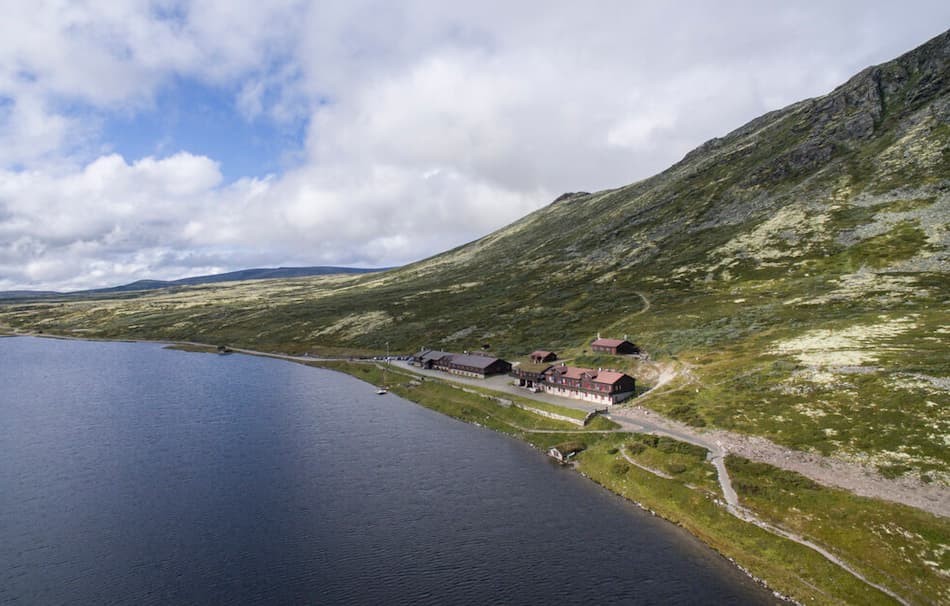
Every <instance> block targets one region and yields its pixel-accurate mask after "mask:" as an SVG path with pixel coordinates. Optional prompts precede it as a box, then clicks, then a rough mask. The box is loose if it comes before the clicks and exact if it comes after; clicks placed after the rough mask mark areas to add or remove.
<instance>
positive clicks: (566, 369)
mask: <svg viewBox="0 0 950 606" xmlns="http://www.w3.org/2000/svg"><path fill="white" fill-rule="evenodd" d="M551 372H552V373H554V374H558V375H560V376H562V377H564V378H567V379H574V380H580V379H581V377H582V375H584V374H585V373H586V374H587V375H589V376H590V378H591V380H592V381H593V382H595V383H603V384H605V385H613V384H614V383H616V382H617V381H619V380H620V379H622V378H623V377H625V376H627V374H626V373H622V372H617V371H614V370H594V369H593V368H580V367H578V366H553V367H551Z"/></svg>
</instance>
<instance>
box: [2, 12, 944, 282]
mask: <svg viewBox="0 0 950 606" xmlns="http://www.w3.org/2000/svg"><path fill="white" fill-rule="evenodd" d="M2 11H3V15H2V17H3V19H0V290H2V289H6V288H14V287H35V288H48V287H55V288H78V287H88V286H102V285H108V284H114V283H118V282H122V281H126V280H133V279H138V278H143V277H155V278H171V277H180V276H182V275H188V274H196V273H202V272H207V271H215V270H223V269H233V268H237V267H242V266H248V265H275V264H320V263H333V264H364V265H388V264H395V263H401V262H406V261H410V260H413V259H415V258H419V257H420V256H423V255H427V254H431V253H434V252H438V251H439V250H442V249H445V248H448V247H450V246H454V245H456V244H459V243H461V242H464V241H466V240H470V239H472V238H475V237H478V236H480V235H483V234H484V233H486V232H487V231H490V230H491V229H494V228H496V227H499V226H501V225H503V224H505V223H507V222H510V221H512V220H514V219H516V218H518V217H520V216H522V215H523V214H525V213H527V212H529V211H531V210H533V209H535V208H537V207H538V206H540V205H542V204H545V203H547V202H549V201H550V200H551V199H553V198H554V197H555V196H556V195H558V194H559V193H561V192H563V191H576V190H580V189H585V190H594V189H599V188H605V187H612V186H617V185H622V184H625V183H629V182H632V181H634V180H637V179H639V178H643V177H645V176H648V175H650V174H652V173H654V172H656V171H659V170H662V169H663V168H665V167H666V166H668V165H669V164H671V163H672V162H675V161H676V160H678V159H679V158H680V157H682V155H683V154H684V153H686V152H687V151H688V150H689V149H691V148H692V147H694V146H696V145H698V144H699V143H701V142H702V141H704V140H706V139H708V138H710V137H713V136H718V135H722V134H724V133H725V132H728V131H730V130H732V129H733V128H736V127H738V126H739V125H741V124H742V123H743V122H745V121H747V120H749V119H751V118H754V117H755V116H757V115H759V114H761V113H763V112H765V111H768V110H771V109H775V108H777V107H780V106H783V105H785V104H788V103H791V102H793V101H796V100H798V99H800V98H803V97H805V96H811V95H816V94H821V93H824V92H827V91H828V90H829V89H830V88H831V87H833V86H834V85H836V84H838V83H840V82H841V81H842V80H843V79H844V78H846V77H847V76H849V75H851V74H852V73H854V72H856V71H858V70H859V69H861V68H863V67H864V66H866V65H868V64H870V63H875V62H880V61H884V60H887V59H890V58H892V57H893V56H896V55H897V54H899V53H900V52H903V51H905V50H908V49H910V48H912V47H913V46H915V45H917V44H919V43H921V42H923V41H924V39H926V38H927V37H929V36H932V35H935V34H937V33H939V27H942V24H945V23H947V22H948V17H950V8H948V7H947V6H945V5H944V3H936V2H934V3H930V2H917V3H914V6H913V7H908V6H907V5H906V4H902V5H899V6H898V5H893V4H890V3H880V4H879V5H877V6H875V7H873V10H872V9H871V8H869V7H868V5H867V4H866V3H864V2H861V3H858V2H847V3H840V4H833V5H828V3H796V4H795V5H791V6H790V5H787V4H776V5H771V4H769V3H759V4H754V5H749V4H748V3H738V2H720V3H705V2H693V3H689V4H687V5H682V4H680V5H676V6H669V7H667V6H639V5H637V4H636V3H629V2H604V3H599V4H598V5H597V7H596V9H594V8H591V6H589V5H583V4H580V3H571V2H556V1H555V2H544V3H541V2H524V3H510V2H504V3H502V2H493V1H488V2H483V3H470V4H468V5H465V6H459V5H458V3H443V2H432V1H428V0H415V1H410V2H405V3H398V4H397V3H390V2H379V1H362V2H357V1H353V2H320V3H316V2H304V1H295V0H294V1H291V0H289V1H286V2H267V3H257V2H250V1H249V0H243V1H240V2H238V1H236V0H230V1H229V0H214V1H212V0H207V1H202V2H190V1H184V0H182V1H176V0H162V1H157V2H147V1H145V0H128V1H125V2H119V1H113V2H105V3H103V2H99V3H67V4H62V3H57V2H42V1H40V2H34V1H30V2H26V1H23V2H12V3H5V4H4V6H3V9H2ZM180 78H186V79H187V78H190V79H194V80H197V81H200V82H204V83H206V84H208V85H210V86H219V87H223V88H225V89H227V90H233V91H235V96H234V99H233V102H234V106H235V108H237V110H238V111H239V112H240V113H241V114H242V115H243V116H244V117H245V118H246V119H247V120H250V121H255V120H274V121H277V122H279V123H288V124H289V123H295V121H298V120H300V119H301V118H304V119H305V123H306V128H307V133H306V146H305V149H304V150H303V152H302V153H301V154H300V155H299V157H297V158H296V160H297V161H296V162H295V163H294V165H293V167H292V168H291V169H288V170H287V171H285V172H284V173H283V174H279V175H272V176H270V177H267V178H263V179H256V178H244V179H238V180H236V181H234V182H232V183H224V182H223V180H222V175H221V171H220V168H219V164H218V162H219V161H224V159H222V158H207V157H203V156H200V155H194V154H192V153H189V150H187V149H186V150H180V151H179V150H176V149H174V148H167V147H164V143H163V142H160V141H156V142H155V146H154V148H155V149H168V151H169V152H172V153H171V155H166V156H163V157H146V158H123V157H121V156H118V155H115V154H106V155H103V152H102V151H100V150H102V149H109V144H110V142H109V141H107V140H102V139H101V133H100V130H99V124H98V120H99V119H101V117H102V115H104V114H105V113H107V112H121V113H123V115H127V116H130V117H134V116H136V115H140V114H147V113H148V112H150V111H153V109H152V104H153V102H154V99H155V95H156V94H157V93H158V92H160V91H163V90H169V89H168V88H166V87H168V85H169V83H170V82H173V81H175V80H176V79H180ZM76 107H80V108H81V109H80V110H79V112H78V113H77V110H76ZM181 111H188V108H187V107H182V108H181ZM132 123H133V124H134V120H133V121H132Z"/></svg>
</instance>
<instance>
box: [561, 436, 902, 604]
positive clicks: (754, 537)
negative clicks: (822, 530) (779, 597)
mask: <svg viewBox="0 0 950 606" xmlns="http://www.w3.org/2000/svg"><path fill="white" fill-rule="evenodd" d="M632 438H633V436H631V435H630V434H611V436H610V437H609V438H607V439H603V440H601V441H599V442H597V443H595V444H591V445H588V448H587V450H585V451H584V452H582V453H581V454H580V455H578V461H579V464H580V469H581V471H582V472H583V473H584V474H585V475H587V476H588V477H590V478H591V479H592V480H594V481H595V482H597V483H599V484H601V485H603V486H605V487H606V488H608V489H610V490H611V491H613V492H616V493H617V494H620V495H621V496H624V497H626V498H628V499H630V500H632V501H635V502H637V503H640V504H641V505H642V506H644V507H646V508H648V509H650V510H652V511H654V512H656V513H657V514H658V515H660V516H662V517H663V518H665V519H667V520H669V521H671V522H673V523H675V524H678V525H680V526H683V527H684V528H686V529H687V530H689V531H690V532H691V533H692V534H694V535H696V536H698V537H699V538H701V539H702V540H703V541H704V542H705V543H706V544H708V545H710V546H712V547H713V548H714V549H716V550H717V551H719V552H720V553H722V554H723V555H725V556H727V557H729V558H731V559H733V560H735V561H736V562H737V563H738V564H739V565H740V566H742V567H743V568H745V569H746V570H748V571H749V572H750V573H751V574H753V575H755V576H757V577H760V578H765V579H767V580H768V583H769V586H770V587H771V588H772V589H774V590H776V591H779V592H781V593H783V594H785V595H791V596H794V597H795V599H797V600H799V601H800V602H802V603H807V604H891V603H893V601H892V600H891V599H890V598H889V597H887V596H886V595H884V594H882V593H881V592H879V591H877V590H876V589H873V588H871V587H870V586H868V585H866V584H864V583H863V582H861V581H859V580H858V579H856V578H855V577H853V576H852V575H850V574H849V573H847V572H845V571H844V570H843V569H841V568H839V567H838V566H836V565H834V564H832V563H830V562H828V561H827V560H826V559H825V558H823V557H822V556H820V555H818V554H817V553H815V552H814V551H812V550H811V549H808V548H807V547H803V546H801V545H798V544H797V543H794V542H792V541H789V540H787V539H783V538H781V537H778V536H776V535H774V534H771V533H769V532H766V531H764V530H762V529H760V528H758V527H756V526H753V525H751V524H748V523H746V522H742V521H740V520H738V519H737V518H735V517H733V516H732V515H730V514H729V513H727V512H726V510H725V509H724V508H723V507H721V506H719V505H717V504H716V502H715V501H714V497H713V496H712V495H711V494H710V493H708V492H706V491H702V490H692V489H690V488H688V487H687V486H686V485H685V484H684V483H683V482H682V481H681V480H680V479H679V478H675V479H672V480H667V479H664V478H661V477H659V476H656V475H654V474H652V473H649V472H647V471H644V470H642V469H639V468H637V467H634V466H631V465H629V464H626V463H624V462H623V460H622V458H621V457H620V454H619V452H616V451H615V452H614V453H613V454H612V453H611V452H610V451H611V450H614V449H616V448H619V447H621V446H622V445H623V444H625V443H629V442H630V441H631V440H632Z"/></svg>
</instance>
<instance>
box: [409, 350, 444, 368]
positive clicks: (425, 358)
mask: <svg viewBox="0 0 950 606" xmlns="http://www.w3.org/2000/svg"><path fill="white" fill-rule="evenodd" d="M451 355H452V354H451V353H449V352H447V351H438V350H435V349H421V350H419V353H417V354H416V355H414V356H412V364H413V365H415V366H420V367H422V368H428V369H432V368H436V367H438V366H439V365H440V364H439V362H440V361H441V360H442V359H443V358H445V357H447V356H451Z"/></svg>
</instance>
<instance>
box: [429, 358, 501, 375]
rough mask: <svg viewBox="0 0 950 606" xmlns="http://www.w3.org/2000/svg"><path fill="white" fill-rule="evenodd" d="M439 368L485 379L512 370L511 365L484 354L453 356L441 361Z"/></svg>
mask: <svg viewBox="0 0 950 606" xmlns="http://www.w3.org/2000/svg"><path fill="white" fill-rule="evenodd" d="M436 367H437V368H440V369H441V370H445V371H446V372H450V373H452V374H456V375H465V376H468V377H478V378H480V379H484V378H485V377H488V376H491V375H499V374H503V373H506V372H508V371H510V370H511V364H510V363H509V362H506V361H505V360H502V359H501V358H495V357H492V356H486V355H482V354H467V353H465V354H452V355H450V356H448V357H445V358H442V359H441V360H439V363H438V364H437V365H436Z"/></svg>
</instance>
